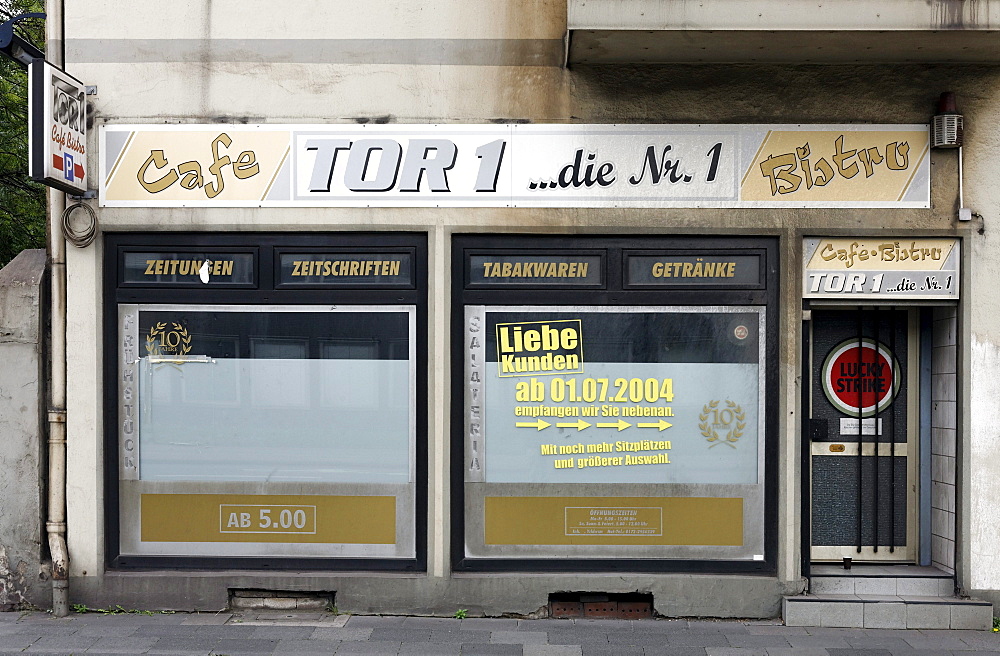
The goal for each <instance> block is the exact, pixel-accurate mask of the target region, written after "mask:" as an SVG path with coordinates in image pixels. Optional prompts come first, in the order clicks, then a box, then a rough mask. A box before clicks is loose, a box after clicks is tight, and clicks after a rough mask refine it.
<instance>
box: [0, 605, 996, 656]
mask: <svg viewBox="0 0 1000 656" xmlns="http://www.w3.org/2000/svg"><path fill="white" fill-rule="evenodd" d="M24 653H29V654H36V653H38V654H41V653H44V654H170V655H176V656H194V655H201V656H204V655H216V656H222V655H223V654H226V655H229V656H238V655H242V654H289V655H294V654H310V655H312V656H316V655H317V654H338V655H339V654H424V655H430V656H453V655H454V656H460V655H470V656H472V655H475V656H493V655H496V656H507V655H511V656H654V655H655V656H661V655H663V656H666V655H670V656H675V655H676V656H849V655H857V656H903V655H908V656H942V655H948V654H961V655H967V654H971V653H977V654H984V653H985V654H998V655H1000V633H993V632H990V631H945V630H937V631H929V630H905V631H904V630H887V629H880V630H874V629H836V628H801V627H786V626H784V625H782V624H781V623H780V622H779V621H777V620H743V621H740V620H718V621H712V620H684V619H681V620H668V619H658V620H632V621H630V620H552V619H549V620H519V619H491V618H470V619H452V618H436V617H403V616H366V615H355V616H350V615H333V614H329V613H306V612H288V613H283V612H275V611H271V612H257V611H246V612H242V613H229V612H223V613H214V614H213V613H173V614H160V613H157V614H152V615H145V614H134V613H125V614H116V615H104V614H101V613H84V614H71V615H70V617H66V618H55V617H52V616H51V615H49V614H48V613H45V612H40V611H32V612H26V613H16V612H13V613H0V654H24Z"/></svg>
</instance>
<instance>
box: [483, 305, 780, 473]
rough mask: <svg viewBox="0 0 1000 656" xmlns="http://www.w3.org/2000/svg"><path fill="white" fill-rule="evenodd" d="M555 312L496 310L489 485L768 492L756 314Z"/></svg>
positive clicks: (490, 353) (489, 393)
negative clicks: (761, 463) (762, 472)
mask: <svg viewBox="0 0 1000 656" xmlns="http://www.w3.org/2000/svg"><path fill="white" fill-rule="evenodd" d="M559 310H560V311H558V312H553V311H546V310H538V311H530V312H490V311H487V312H486V315H485V317H486V326H485V330H484V333H485V335H486V344H485V353H484V355H485V359H486V368H485V372H484V379H485V380H484V388H485V396H486V403H485V426H484V437H485V439H484V440H483V441H484V443H485V464H486V476H485V482H487V483H647V484H665V483H683V484H757V483H758V481H759V477H758V453H759V440H758V417H759V415H760V411H761V406H760V393H761V386H762V381H761V371H760V366H759V358H760V353H761V349H762V345H761V341H760V339H759V335H760V331H761V328H762V320H761V316H760V314H758V313H757V312H747V311H732V312H730V311H720V312H711V311H690V312H684V311H673V312H655V311H627V310H624V309H623V310H621V311H606V312H594V311H587V310H586V309H583V310H582V311H580V312H566V311H565V308H559ZM563 330H570V331H572V332H570V333H567V339H568V341H566V342H565V343H557V342H559V340H560V339H561V337H559V335H560V334H562V331H563ZM554 346H555V347H557V348H555V349H553V348H550V347H554ZM566 347H569V348H566ZM574 351H576V352H575V353H574ZM549 354H552V355H549ZM574 356H576V357H578V358H579V360H580V362H579V366H569V365H570V364H572V363H574V362H575V361H573V360H570V358H572V357H574ZM559 357H562V358H565V363H566V366H565V367H561V366H560V361H558V360H557V358H559ZM539 422H542V423H539ZM661 422H664V423H661Z"/></svg>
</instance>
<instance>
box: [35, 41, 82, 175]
mask: <svg viewBox="0 0 1000 656" xmlns="http://www.w3.org/2000/svg"><path fill="white" fill-rule="evenodd" d="M86 96H87V91H86V87H84V85H83V83H82V82H80V81H79V80H77V79H76V78H75V77H73V76H71V75H69V74H68V73H66V72H65V71H63V70H61V69H59V68H56V67H55V66H53V65H52V64H50V63H49V62H47V61H45V60H44V59H36V60H34V61H32V62H31V63H30V64H29V65H28V116H29V117H30V118H29V122H30V125H29V126H28V141H29V144H28V151H29V152H30V153H31V156H30V157H29V158H28V159H29V161H28V169H29V173H30V174H31V179H32V180H35V181H37V182H41V183H42V184H44V185H48V186H49V187H55V188H56V189H59V190H61V191H65V192H66V193H68V194H77V195H81V194H83V193H84V192H86V191H87V102H86Z"/></svg>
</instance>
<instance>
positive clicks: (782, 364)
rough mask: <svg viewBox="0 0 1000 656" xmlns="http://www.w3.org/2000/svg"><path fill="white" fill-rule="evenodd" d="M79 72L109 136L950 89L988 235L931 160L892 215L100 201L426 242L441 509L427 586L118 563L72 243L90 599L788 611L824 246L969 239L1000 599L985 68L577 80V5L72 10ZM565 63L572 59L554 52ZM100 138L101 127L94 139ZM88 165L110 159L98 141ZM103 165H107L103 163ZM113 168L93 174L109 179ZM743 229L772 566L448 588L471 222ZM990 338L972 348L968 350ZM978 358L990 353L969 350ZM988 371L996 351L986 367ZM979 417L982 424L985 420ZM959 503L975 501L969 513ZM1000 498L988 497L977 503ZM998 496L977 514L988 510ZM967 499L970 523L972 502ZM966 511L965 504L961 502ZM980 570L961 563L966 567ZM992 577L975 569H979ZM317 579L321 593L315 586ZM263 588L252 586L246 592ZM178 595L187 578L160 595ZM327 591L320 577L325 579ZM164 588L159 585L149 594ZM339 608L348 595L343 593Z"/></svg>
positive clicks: (592, 74) (774, 119) (883, 116)
mask: <svg viewBox="0 0 1000 656" xmlns="http://www.w3.org/2000/svg"><path fill="white" fill-rule="evenodd" d="M65 26H66V27H65V29H66V39H65V50H66V60H67V61H66V67H67V69H68V70H70V71H71V72H72V73H73V74H74V75H75V76H77V77H78V78H80V79H81V80H83V81H84V82H85V83H87V84H95V85H97V86H98V95H97V96H96V97H92V98H91V101H92V103H93V105H94V107H93V109H94V116H95V120H96V123H97V124H99V123H101V122H107V123H163V122H198V123H204V122H215V121H253V122H257V121H260V122H316V123H338V122H355V121H367V120H373V119H375V118H377V117H382V119H380V120H388V121H391V122H417V123H453V122H477V123H478V122H482V123H485V122H491V121H494V120H498V119H499V120H512V119H513V120H527V121H531V122H536V123H585V122H594V123H636V122H638V123H642V122H648V123H730V122H732V123H743V122H745V123H853V122H859V123H924V122H927V121H928V120H929V117H930V116H931V114H932V113H933V110H934V105H935V102H936V99H937V96H938V94H939V93H940V92H941V91H945V90H952V91H955V92H956V93H957V94H958V99H959V107H960V109H961V110H963V112H964V113H965V115H966V148H965V155H966V187H965V191H966V205H967V206H969V207H971V208H973V209H974V210H976V211H977V212H979V213H981V214H982V215H983V216H984V217H985V222H986V230H985V232H984V234H979V233H978V232H977V231H976V230H975V228H977V227H978V224H977V225H974V226H969V225H966V224H962V225H959V224H958V223H957V221H956V218H955V214H956V208H957V200H956V198H957V159H956V153H955V152H954V151H935V152H934V153H933V154H932V183H933V187H932V205H933V207H932V208H931V209H929V210H885V209H878V210H876V209H838V210H820V209H808V210H798V209H780V210H765V209H738V210H723V209H699V210H692V209H666V210H641V209H539V210H528V209H518V210H508V209H504V208H494V209H476V210H469V209H440V208H419V209H401V208H377V209H363V208H332V209H331V208H323V209H320V208H302V209H268V210H262V209H256V208H241V209H217V208H211V209H192V208H182V209H161V208H153V209H130V208H102V209H100V211H99V214H100V221H101V228H102V230H104V231H132V230H157V231H164V230H213V231H222V230H237V231H238V230H283V231H287V230H374V231H378V230H418V231H425V232H427V233H428V234H429V244H430V252H429V259H430V262H429V265H430V271H431V276H430V295H429V299H430V301H429V303H430V305H429V313H428V321H429V354H428V355H429V358H428V360H429V362H430V369H429V372H428V375H429V390H428V397H429V399H430V408H429V419H428V421H429V439H430V445H429V458H430V467H429V476H430V480H429V504H430V508H429V516H428V527H427V529H428V536H429V544H428V550H429V551H428V559H429V563H428V568H429V571H428V574H427V576H418V577H413V576H395V575H383V576H380V577H377V578H375V577H369V576H364V575H333V576H323V577H316V576H313V575H308V576H298V575H288V576H277V575H275V574H273V573H271V574H269V575H266V576H264V575H247V574H244V573H232V572H222V573H215V574H211V575H206V576H201V575H195V576H182V575H174V574H158V575H155V576H153V575H146V574H142V573H117V572H113V573H105V571H104V562H105V559H104V550H103V540H104V535H103V529H102V527H103V525H104V516H103V505H102V495H103V485H102V476H103V471H102V467H103V465H102V463H103V448H104V447H103V434H104V433H103V431H104V428H103V424H102V406H101V400H102V388H101V366H102V365H101V363H102V354H101V349H100V346H99V345H100V343H101V336H102V334H103V333H102V331H103V330H104V329H105V327H104V326H102V325H100V322H99V321H95V319H94V317H100V316H101V312H100V308H101V304H102V302H103V301H102V298H101V291H100V281H101V269H100V267H101V256H102V252H103V251H102V249H103V246H102V243H103V242H102V240H101V238H100V237H99V238H98V240H97V242H96V243H95V245H94V246H91V247H89V248H87V249H83V250H79V249H75V248H71V249H70V251H69V253H68V254H67V271H68V295H69V317H68V321H69V329H68V348H67V352H68V354H69V355H68V374H69V377H70V380H72V381H74V383H73V385H71V387H70V392H69V398H68V431H69V445H68V449H69V463H70V464H69V472H68V477H69V501H68V514H69V544H70V553H71V556H72V562H71V573H72V582H71V598H72V601H85V602H87V603H92V604H95V605H100V604H105V603H128V604H131V605H136V606H140V605H141V606H145V607H151V606H166V607H170V606H173V607H183V606H184V605H185V604H186V605H187V606H188V607H195V606H197V607H205V608H213V607H215V608H217V607H218V606H219V604H220V603H222V602H224V596H225V595H224V589H225V587H226V586H227V585H230V584H234V582H235V583H241V585H234V587H268V586H270V587H276V588H282V589H296V588H297V587H301V588H302V589H308V586H310V585H319V586H320V589H326V590H330V589H334V590H337V591H338V605H339V606H340V607H341V608H343V609H345V610H382V611H384V612H393V611H400V610H403V611H405V610H414V611H415V610H420V611H423V612H445V613H450V612H453V611H454V608H455V607H457V605H461V607H463V608H470V609H481V610H484V611H489V612H504V611H514V612H530V611H533V610H535V609H537V608H538V607H539V606H540V605H542V604H544V603H545V597H546V594H547V593H548V592H556V591H560V590H566V589H575V590H600V591H608V592H619V591H620V592H624V591H634V590H643V591H651V592H654V594H655V596H656V602H657V607H658V609H659V610H661V612H665V613H669V614H708V615H737V616H769V615H772V616H773V615H775V614H776V613H777V612H778V604H779V600H780V595H781V594H782V593H786V592H795V591H797V590H799V589H801V587H802V581H801V576H800V571H799V558H800V553H799V551H798V545H799V531H800V518H799V508H800V499H799V495H800V488H799V485H800V483H799V462H800V458H799V449H800V447H799V444H800V442H799V435H798V427H799V417H798V414H799V409H800V407H801V405H800V395H801V387H800V381H799V375H800V372H801V365H800V362H799V353H800V352H801V348H800V344H801V335H800V320H801V317H800V314H799V309H800V307H801V298H800V288H801V285H800V276H801V273H800V272H801V238H802V237H803V236H804V235H830V236H836V235H878V234H890V235H898V234H914V235H918V234H921V235H930V234H934V235H951V236H959V237H962V238H963V239H964V242H963V248H964V252H965V259H964V264H965V265H966V267H967V269H966V275H965V277H964V282H965V283H966V285H965V288H964V289H963V299H964V301H963V303H964V305H963V312H964V313H965V315H963V316H964V317H965V319H963V321H962V322H961V323H960V325H961V326H962V332H961V334H960V335H959V344H960V350H959V354H960V360H961V362H960V366H959V371H960V372H964V373H963V374H961V375H962V378H963V380H962V381H961V382H960V394H959V399H960V400H959V404H958V408H959V412H958V417H959V427H958V430H957V439H958V440H959V442H960V444H962V445H964V446H962V447H961V448H960V452H961V453H967V454H971V455H972V458H969V459H966V460H963V461H961V462H960V463H959V469H960V470H961V468H962V467H964V468H965V470H964V471H963V472H962V473H961V474H960V477H959V478H960V480H962V477H964V480H965V481H967V484H965V485H964V486H963V485H962V484H961V482H960V483H959V489H958V494H959V497H960V500H959V502H958V503H957V506H958V512H959V517H958V525H959V527H960V528H959V531H960V532H962V531H967V533H964V534H963V535H967V536H968V537H967V538H964V542H963V538H959V540H960V548H961V547H962V545H963V544H964V546H965V548H966V549H968V551H967V552H966V554H965V556H961V554H960V557H959V575H960V578H961V579H962V581H963V582H964V583H963V584H964V585H965V586H966V587H968V588H979V589H994V590H995V589H1000V567H997V565H1000V517H998V515H1000V510H998V509H997V508H996V504H995V503H994V502H993V500H994V499H996V498H998V496H1000V465H998V464H997V463H996V460H995V458H993V457H992V456H993V454H995V452H996V448H995V447H996V442H997V440H998V439H1000V438H998V437H997V431H996V428H995V427H996V426H998V425H1000V393H997V391H996V390H995V389H994V390H993V392H992V393H990V392H987V390H989V389H992V386H996V385H997V383H996V381H997V380H998V378H997V376H996V375H995V369H990V368H988V366H984V365H982V364H980V362H984V363H990V362H993V363H996V362H1000V325H998V323H997V322H996V321H995V320H993V317H994V313H995V309H994V308H996V307H1000V288H998V286H997V285H996V284H995V280H996V279H997V273H998V269H1000V260H998V259H997V258H996V256H995V255H994V253H996V252H998V250H1000V249H998V246H1000V243H998V242H1000V232H997V231H995V230H993V229H991V228H990V226H991V225H992V222H995V221H996V220H998V218H1000V187H998V186H997V185H996V184H995V171H996V168H997V164H998V159H1000V131H998V130H997V128H996V127H995V126H997V125H1000V68H998V67H995V66H987V65H976V66H962V67H958V66H943V65H936V66H935V65H932V66H927V65H919V66H917V65H905V64H902V65H864V66H858V65H845V66H830V65H827V66H821V65H812V66H807V65H769V66H764V65H752V64H738V65H731V64H719V65H700V66H699V65H673V66H670V65H665V66H627V65H618V66H574V67H572V68H570V69H564V68H561V66H560V62H561V61H562V59H561V54H559V53H561V48H562V38H563V36H564V34H565V30H566V3H565V0H510V1H509V2H503V3H470V2H467V1H464V0H442V1H440V2H435V3H431V4H428V3H426V2H423V1H420V0H376V1H373V2H369V3H367V4H365V5H364V7H359V6H358V5H356V4H352V3H347V2H344V1H343V0H337V1H335V2H322V1H320V0H303V1H302V2H297V3H292V4H291V5H289V6H287V7H284V6H283V7H282V8H281V10H280V11H276V10H275V9H274V6H273V4H272V3H269V2H264V1H263V0H246V1H243V2H235V0H221V1H216V2H211V3H203V2H198V1H196V0H178V1H177V2H174V3H169V4H163V5H155V6H150V7H148V8H144V10H143V12H141V14H139V13H136V12H135V11H134V8H133V5H132V4H131V3H126V2H124V1H123V0H118V1H116V2H107V1H104V0H78V1H74V2H72V3H69V4H68V5H67V6H66V17H65ZM557 55H558V56H557ZM94 132H95V135H96V130H95V131H94ZM90 148H91V153H95V152H96V150H97V144H96V136H95V138H94V139H92V141H91V144H90ZM92 161H94V162H96V157H95V158H94V159H93V160H92ZM95 174H96V170H95V169H92V170H91V175H95ZM505 231H510V232H531V233H593V234H600V233H616V234H617V233H629V234H647V233H649V234H654V233H655V234H672V233H677V234H680V233H684V234H741V235H761V234H764V235H776V236H779V237H780V239H781V248H782V252H781V264H782V271H781V290H780V294H781V295H780V302H781V308H782V316H781V317H779V318H778V321H779V322H780V330H779V332H780V335H781V338H780V361H779V369H780V381H779V389H780V391H779V398H778V399H777V400H776V401H777V402H778V403H779V404H780V408H781V412H780V415H781V420H780V426H779V431H778V435H779V442H780V443H779V453H780V459H779V462H776V463H769V466H774V467H777V468H778V470H779V477H780V481H779V492H778V496H779V499H778V504H779V509H778V514H779V554H778V572H777V575H776V576H775V577H741V576H714V575H700V576H692V575H669V574H667V575H655V576H651V575H628V574H626V575H614V576H605V575H573V576H572V577H567V576H557V575H547V574H545V575H532V576H495V575H489V576H482V577H475V576H469V575H464V576H462V577H460V578H459V577H452V575H451V574H450V572H449V566H448V563H449V562H450V559H451V554H450V553H449V546H448V539H449V535H450V524H449V517H448V513H449V510H448V508H449V506H448V504H449V498H450V489H449V471H450V463H449V461H448V452H449V448H448V444H449V435H450V433H449V430H450V427H449V417H450V411H451V409H450V407H449V404H448V399H450V397H451V395H450V389H451V380H450V373H449V372H450V362H449V340H450V333H449V313H450V305H449V304H450V290H449V281H450V280H451V271H450V264H449V258H450V237H451V235H452V234H454V233H460V232H505ZM970 343H971V344H973V345H974V346H973V349H974V351H970V350H969V348H968V344H970ZM973 352H974V353H975V354H976V357H975V358H973V357H972V354H973ZM981 358H982V359H981ZM970 407H971V408H972V409H974V410H975V412H971V411H970ZM962 495H965V498H964V501H963V500H962ZM980 499H982V502H980V501H979V500H980ZM977 504H978V505H977ZM970 508H972V510H971V511H970ZM963 512H965V513H967V514H966V515H964V516H963V515H962V513H963ZM963 563H964V569H963V568H962V564H963ZM973 572H975V575H973ZM318 578H319V579H321V581H319V582H318ZM254 581H256V584H255V585H250V584H249V583H248V582H254ZM164 582H168V583H169V585H164ZM320 584H321V585H320ZM153 593H155V595H154V594H153ZM341 601H343V602H344V603H343V604H342V603H341Z"/></svg>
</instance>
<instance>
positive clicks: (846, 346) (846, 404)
mask: <svg viewBox="0 0 1000 656" xmlns="http://www.w3.org/2000/svg"><path fill="white" fill-rule="evenodd" d="M899 385H900V371H899V362H897V361H896V357H895V356H894V355H893V353H892V351H890V350H889V349H888V348H887V347H886V346H885V344H882V343H879V342H876V341H875V340H873V339H868V338H864V339H862V340H860V342H859V340H858V339H849V340H845V341H843V342H841V343H840V344H838V345H837V346H835V347H834V348H833V349H832V350H831V351H830V353H829V354H828V355H827V356H826V359H825V360H824V361H823V393H824V394H825V395H826V398H827V400H829V401H830V403H831V404H833V406H834V407H835V408H837V410H839V411H840V412H843V413H844V414H846V415H850V416H852V417H857V416H858V415H859V413H860V415H861V416H862V417H871V416H872V415H874V414H876V413H878V412H881V411H882V410H885V409H886V408H888V407H889V406H890V405H891V404H892V402H893V400H894V399H895V398H896V394H897V393H898V392H899Z"/></svg>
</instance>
